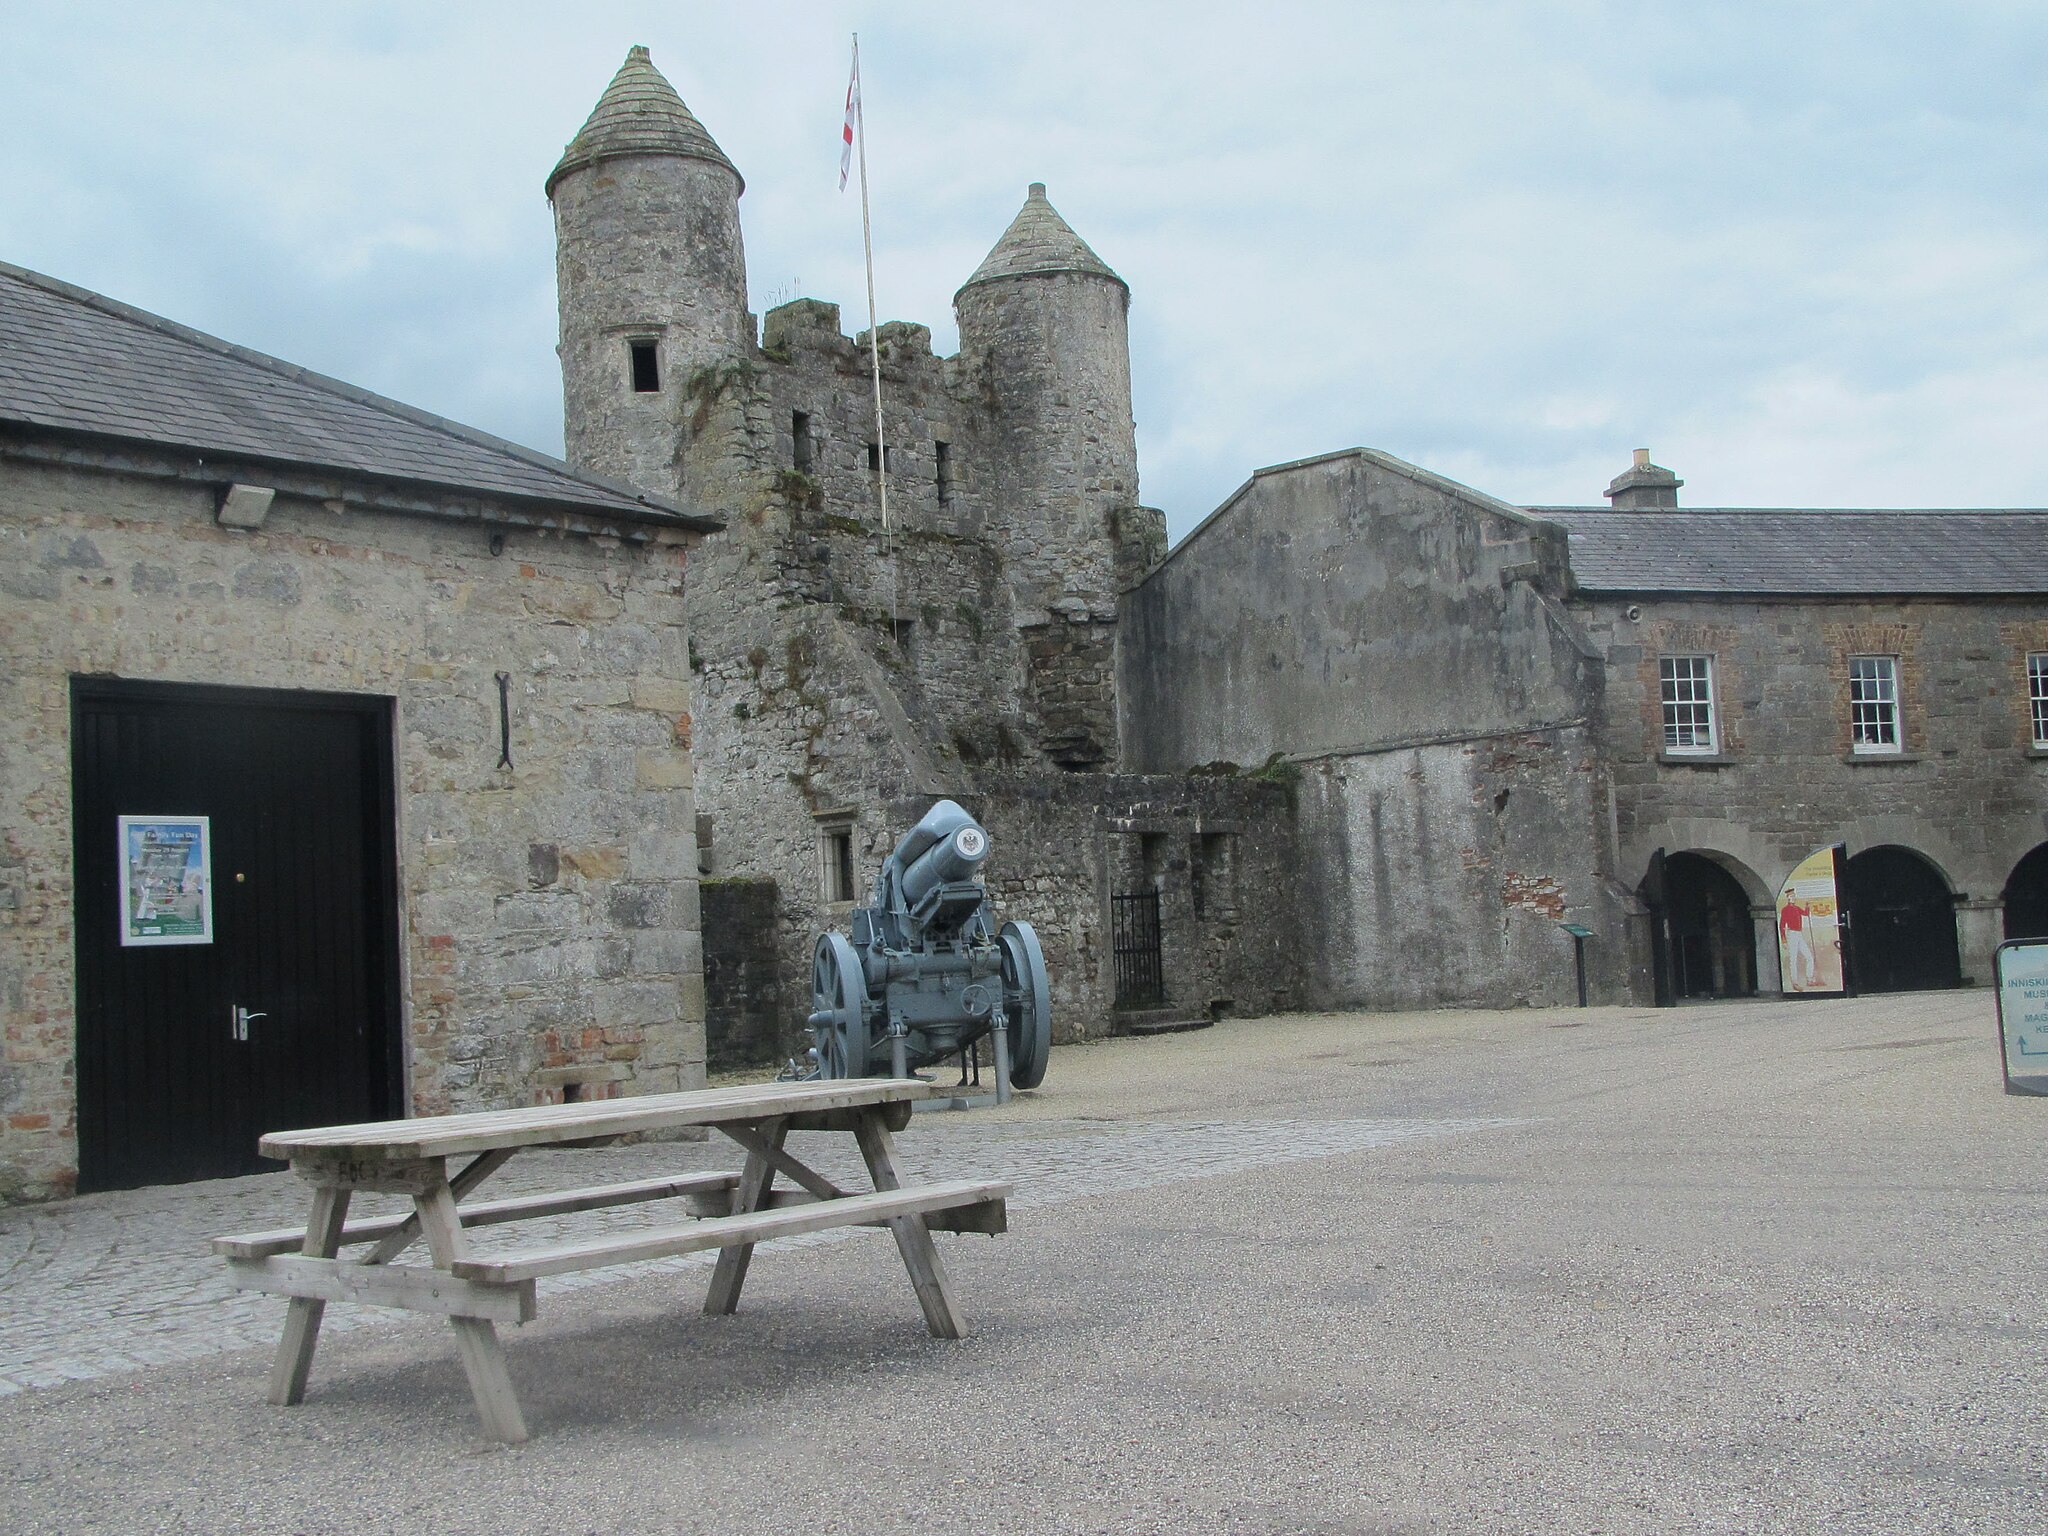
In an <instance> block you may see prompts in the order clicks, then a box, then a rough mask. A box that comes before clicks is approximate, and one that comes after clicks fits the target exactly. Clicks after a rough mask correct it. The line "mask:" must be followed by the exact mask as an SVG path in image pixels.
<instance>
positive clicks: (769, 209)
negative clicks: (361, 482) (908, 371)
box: [0, 0, 2048, 534]
mask: <svg viewBox="0 0 2048 1536" xmlns="http://www.w3.org/2000/svg"><path fill="white" fill-rule="evenodd" d="M252 17H260V18H261V21H260V25H259V24H257V23H256V22H255V21H252V19H251V18H252ZM564 17H565V13H564V12H562V10H561V9H560V7H559V6H554V5H542V4H538V3H534V0H505V3H501V4H494V5H484V4H474V3H472V4H444V5H437V6H433V7H418V6H411V5H399V4H354V5H350V4H340V5H335V6H329V7H320V8H300V7H291V8H285V7H275V8H265V9H264V10H262V11H260V12H254V11H251V10H250V9H248V8H247V7H241V6H229V5H200V4H185V5H178V6H168V5H164V6H152V5H144V6H131V7H125V8H97V7H96V8H92V9H76V8H55V7H51V8H38V9H31V8H26V7H18V8H13V9H12V10H10V11H9V12H7V13H6V15H5V16H4V17H0V172H4V174H5V175H6V177H7V185H8V186H9V187H10V189H11V195H10V197H9V198H8V199H7V200H6V201H5V203H4V204H0V255H4V256H5V257H6V258H7V259H9V260H14V261H19V262H22V263H23V264H25V265H29V266H34V267H38V268H40V269H42V270H46V271H50V272H52V273H54V274H55V275H57V276H60V277H65V278H68V279H70V280H72V281H76V282H81V283H84V284H85V285H87V286H89V287H95V288H100V289H102V290H104V291H107V292H110V293H113V294H115V295H116V296H118V297H122V298H125V299H129V300H131V301H133V302H136V303H139V304H142V305H144V306H145V307H148V308H152V309H156V310H159V311H161V312H163V313H166V314H169V315H171V316H172V317H174V318H176V319H180V320H183V321H186V322H188V323H191V324H195V325H199V326H201V327H203V328H206V329H209V330H213V331H217V332H219V333H221V334H224V335H227V336H229V337H231V338H232V339H235V340H237V341H242V342H245V343H247V344H250V345H254V346H258V347H261V348H264V349H265V350H269V351H274V352H278V353H280V354H282V355H284V356H287V357H290V358H292V359H293V360H294V361H298V362H303V363H305V364H307V365H309V366H312V367H316V368H320V369H322V370H324V371H327V372H330V373H335V374H339V375H341V376H343V377H346V378H349V379H351V380H352V381H354V382H357V383H360V384H363V385H365V386H367V387H370V388H373V389H378V390H382V391H385V392H387V393H390V394H393V395H396V396H398V397H399V398H402V399H405V400H408V401H411V402H413V403H415V404H419V405H422V406H425V407H427V408H428V409H433V410H439V411H443V412H445V413H447V414H450V415H454V416H457V417H459V418H462V419H465V420H470V421H473V422H475V423H476V424H477V425H479V426H482V427H485V428H487V429H489V430H492V431H496V432H500V433H503V434H504V435H507V436H510V437H513V438H516V439H519V440H522V441H527V442H531V443H533V444H535V445H536V446H538V447H543V448H548V449H552V450H559V447H560V380H559V376H558V374H557V372H556V369H555V363H554V356H553V344H554V339H555V338H554V321H553V314H552V309H553V303H552V292H551V288H552V274H553V266H552V263H553V251H552V231H551V226H550V219H549V212H548V208H547V204H546V201H545V199H544V198H543V197H542V195H541V191H540V184H541V181H542V179H543V178H544V176H545V175H546V172H547V170H548V168H549V166H550V165H552V163H553V161H554V159H555V157H556V156H557V155H558V154H559V153H560V149H561V146H562V144H563V143H564V142H565V141H566V140H567V139H568V138H569V137H570V135H571V134H573V133H574V131H575V130H576V128H577V126H578V125H579V124H580V123H581V122H582V120H583V118H584V116H585V115H587V113H588V111H589V109H590V107H591V105H592V104H593V103H594V102H595V101H596V99H597V95H598V93H599V92H600V91H601V90H602V88H603V86H604V84H605V82H606V81H607V80H608V79H609V78H610V76H611V73H612V71H613V70H614V69H616V68H617V65H618V62H619V60H620V59H621V58H622V57H623V55H624V52H625V48H626V46H627V45H628V44H630V43H635V42H644V43H647V44H649V45H650V46H651V47H652V48H653V50H654V55H655V59H656V62H657V63H658V64H659V65H660V66H661V67H662V69H663V70H664V72H666V73H667V74H668V75H669V77H670V79H671V80H673V81H674V82H675V84H676V85H677V87H678V89H679V90H680V91H681V92H682V93H683V95H684V97H685V99H686V100H687V101H689V103H690V104H691V106H692V108H693V110H695V111H696V112H697V114H698V116H699V117H700V118H701V119H702V120H703V121H704V122H705V123H706V125H707V126H708V127H709V128H710V129H711V131H712V132H713V134H714V135H715V136H716V137H717V138H718V139H719V141H720V143H721V144H722V145H723V146H724V148H725V149H726V151H727V152H728V153H729V154H730V155H731V156H732V157H733V159H734V161H735V162H736V163H737V164H738V165H739V166H740V168H741V170H742V171H743V173H744V174H745V175H746V177H747V181H748V191H747V195H746V198H745V200H744V202H743V204H742V214H743V218H744V221H745V227H746V239H747V246H748V255H749V265H750V272H751V282H752V287H753V294H754V300H755V305H756V307H757V308H759V307H761V305H762V302H763V300H765V299H766V298H767V297H768V296H770V295H771V294H777V293H778V292H780V293H781V294H783V295H786V294H787V293H788V292H790V291H793V290H795V289H797V288H801V289H802V290H804V291H806V292H808V293H811V294H814V295H816V296H818V297H821V298H826V299H830V300H834V301H836V302H838V303H840V304H841V306H842V308H843V312H844V314H845V317H846V320H847V323H848V325H849V327H853V326H857V325H860V324H863V323H864V315H863V313H862V311H863V308H864V297H863V287H862V278H861V263H860V230H859V209H858V204H857V202H856V201H855V199H854V197H853V195H852V194H850V193H849V194H847V195H845V196H841V195H840V194H839V193H838V192H837V191H836V190H835V182H836V176H837V148H836V146H837V134H838V127H839V113H840V102H841V96H842V92H843V90H844V86H845V70H846V56H847V35H848V34H849V33H850V32H851V31H852V30H854V28H855V27H859V28H860V30H861V34H862V43H863V56H864V73H865V77H866V97H867V103H868V109H869V113H868V127H869V158H870V168H871V171H872V173H873V178H874V192H875V202H874V213H875V234H876V242H877V250H876V255H877V263H878V274H877V285H878V289H879V292H880V297H881V302H882V307H883V309H884V311H885V316H884V318H890V317H901V318H907V319H916V320H922V321H924V322H925V323H927V324H930V325H931V326H932V328H933V332H934V339H935V341H936V342H937V343H938V344H939V345H940V346H941V347H942V348H944V347H948V346H950V345H952V344H953V342H952V338H953V330H952V324H951V308H950V306H951V299H952V293H953V290H954V289H955V288H957V286H958V285H959V283H960V282H961V281H962V280H964V279H965V277H966V276H967V275H968V273H970V272H971V271H972V270H973V268H974V266H975V264H976V263H977V262H978V261H979V260H980V258H981V256H982V255H983V254H984V253H985V252H986V250H987V249H988V247H989V245H990V244H992V243H993V241H994V240H995V238H996V236H997V235H998V234H999V233H1000V232H1001V230H1002V229H1003V227H1004V225H1005V224H1006V223H1007V221H1008V220H1009V218H1010V216H1011V215H1012V214H1013V213H1014V212H1015V210H1016V208H1017V206H1018V204H1019V203H1020V201H1021V200H1022V196H1023V190H1024V184H1025V183H1026V182H1027V181H1032V180H1043V181H1046V182H1048V183H1049V184H1050V187H1051V191H1052V197H1053V200H1054V202H1055V203H1056V204H1057V205H1058V206H1059V208H1060V209H1061V211H1062V212H1063V213H1064V214H1065V215H1066V216H1067V218H1068V219H1069V221H1070V222H1072V223H1073V224H1074V226H1075V228H1076V229H1077V230H1079V232H1080V233H1081V234H1082V235H1083V237H1084V238H1086V239H1087V240H1088V241H1089V242H1090V243H1091V244H1092V245H1093V246H1094V247H1095V249H1096V250H1097V251H1099V252H1100V253H1101V254H1102V255H1103V257H1104V258H1105V259H1106V260H1108V261H1109V262H1110V263H1111V264H1112V265H1113V266H1115V267H1116V268H1117V269H1118V270H1119V271H1120V272H1121V273H1122V274H1123V275H1124V276H1125V277H1126V278H1127V279H1128V280H1129V282H1130V283H1131V286H1132V291H1133V306H1134V307H1133V311H1132V350H1133V372H1134V382H1135V390H1136V397H1137V413H1138V418H1139V444H1140V451H1141V456H1142V459H1141V468H1142V474H1143V486H1144V491H1145V494H1146V498H1147V499H1148V500H1150V501H1153V502H1154V503H1156V504H1159V505H1162V506H1164V507H1166V508H1167V510H1168V513H1169V519H1170V524H1171V526H1172V528H1173V530H1174V532H1175V533H1176V534H1179V533H1181V532H1184V531H1185V530H1186V529H1187V528H1188V527H1191V526H1192V525H1193V524H1194V523H1195V522H1196V521H1198V520H1199V519H1200V517H1201V516H1203V515H1204V514H1205V513H1206V512H1207V511H1209V510H1210V509H1211V508H1212V507H1213V506H1214V505H1215V504H1216V503H1217V502H1218V501H1220V500H1221V499H1222V498H1223V497H1224V496H1225V495H1227V494H1228V493H1229V492H1230V490H1232V489H1233V488H1234V487H1235V486H1236V485H1238V484H1239V483H1241V482H1242V480H1243V479H1244V478H1245V476H1246V475H1247V474H1249V473H1250V471H1251V470H1252V469H1254V468H1256V467H1258V466H1259V465H1261V464H1265V463H1272V462H1278V461H1281V460H1285V459H1288V458H1294V457H1300V456H1303V455H1306V454H1311V453H1317V452H1322V451H1327V450H1329V449H1333V448H1338V447H1344V446H1348V445H1351V444H1353V443H1366V444H1369V445H1372V446H1376V447H1382V448H1385V449H1387V450H1389V451H1391V452H1394V453H1398V454H1401V455H1402V456H1403V457H1406V458H1410V459H1414V460H1417V461H1418V462H1422V463H1424V464H1426V465H1428V466H1429V467H1431V468H1434V469H1437V470H1439V471H1441V472H1443V473H1448V474H1453V475H1456V476H1459V477H1460V478H1467V479H1470V480H1471V481H1472V483H1474V484H1476V485H1477V486H1479V487H1480V488H1481V489H1483V490H1486V491H1489V492H1492V493H1494V494H1497V495H1501V496H1504V497H1506V498H1508V499H1511V500H1519V501H1527V502H1540V503H1555V502H1587V501H1596V500H1597V499H1598V496H1599V492H1600V491H1601V489H1602V488H1604V486H1605V484H1606V482H1607V480H1608V478H1610V477H1611V476H1612V474H1614V473H1615V472H1617V471H1618V470H1619V469H1620V468H1621V467H1622V466H1623V465H1624V464H1625V463H1626V462H1627V454H1628V450H1629V449H1630V448H1632V447H1636V446H1643V445H1647V446H1651V447H1653V448H1654V449H1655V450H1656V452H1657V455H1658V459H1659V461H1660V462H1663V463H1668V464H1670V465H1671V466H1672V467H1673V468H1675V469H1677V470H1678V471H1679V473H1680V474H1682V475H1684V476H1685V477H1686V479H1687V481H1688V486H1687V490H1686V493H1685V494H1686V496H1687V497H1688V499H1690V500H1692V501H1693V502H1694V503H1695V504H1707V503H1709V502H1718V503H1723V504H1729V503H1739V502H1744V501H1748V502H1758V503H1770V504H1784V503H1788V502H1792V503H1797V502H1812V503H1815V504H1845V503H1858V504H1938V503H1951V504H1952V503H1954V502H1957V501H1970V502H1985V503H1996V504H2034V505H2040V504H2048V455H2044V453H2043V451H2042V450H2041V449H2039V448H2038V447H2037V446H2036V445H2037V444H2039V443H2041V442H2042V441H2043V438H2044V434H2043V433H2042V432H2041V430H2040V428H2041V425H2042V415H2043V409H2044V407H2043V401H2044V399H2048V372H2044V363H2048V300H2044V299H2043V297H2042V295H2044V294H2048V237H2044V218H2048V215H2044V213H2043V211H2042V208H2041V200H2040V198H2039V195H2038V189H2039V187H2040V186H2041V185H2042V184H2043V180H2044V173H2048V164H2044V160H2048V133H2044V132H2043V128H2044V126H2048V124H2044V121H2043V119H2044V117H2048V95H2044V94H2043V93H2042V92H2041V91H2040V90H2039V88H2038V80H2039V78H2040V74H2041V66H2042V62H2043V59H2044V56H2048V17H2044V16H2043V15H2042V14H2041V13H2040V12H2039V8H2038V7H2022V6H2018V5H1994V4H1984V5H1978V6H1973V7H1969V8H1949V9H1943V10H1939V11H1937V10H1934V9H1932V8H1928V7H1925V6H1923V5H1918V4H1908V3H1848V0H1843V3H1839V4H1815V5H1806V6H1796V7H1787V6H1783V5H1764V4H1755V5H1734V4H1730V5H1719V6H1710V7H1708V6H1698V5H1696V4H1694V5H1681V4H1630V5H1620V4H1594V3H1584V4H1573V3H1546V4H1533V5H1532V4H1472V3H1456V0H1448V3H1439V4H1432V5H1428V6H1420V5H1412V4H1373V5H1337V4H1329V5H1309V4H1277V5H1270V6H1266V7H1262V8H1259V9H1257V10H1252V9H1250V8H1246V7H1242V6H1237V5H1202V4H1146V3H1125V4H1119V5H1117V6H1103V5H1101V4H1099V3H1096V4H1088V5H1083V4H1078V3H1070V0H1046V3H1040V4H1035V5H1033V6H1032V7H1030V8H1028V9H1023V8H1016V7H979V8H969V7H960V6H956V5H941V4H935V3H923V4H893V5H889V6H886V7H883V6H874V5H856V4H797V3H794V0H785V3H764V4H759V5H756V6H752V7H747V8H745V9H744V10H742V9H740V8H730V9H728V8H720V7H700V8H694V9H686V8H682V7H677V6H674V5H672V4H666V3H663V4H613V5H605V4H595V5H590V6H586V7H583V8H581V9H579V11H578V12H577V14H576V19H575V20H574V22H573V23H570V22H568V21H566V20H565V19H564Z"/></svg>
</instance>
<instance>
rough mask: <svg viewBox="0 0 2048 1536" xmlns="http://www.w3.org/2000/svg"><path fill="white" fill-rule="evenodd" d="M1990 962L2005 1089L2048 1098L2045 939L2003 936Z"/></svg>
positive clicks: (2047, 954)
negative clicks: (1995, 989)
mask: <svg viewBox="0 0 2048 1536" xmlns="http://www.w3.org/2000/svg"><path fill="white" fill-rule="evenodd" d="M1992 967H1993V970H1994V971H1995V972H1996V973H1997V977H1998V1040H1999V1045H2000V1047H2001V1048H2002V1050H2003V1053H2004V1058H2005V1091H2006V1092H2007V1093H2024V1094H2032V1095H2034V1096H2036V1097H2048V939H2007V940H2006V941H2005V942H2004V943H2003V944H2001V945H1999V946H1998V954H1997V957H1996V958H1995V959H1994V960H1993V962H1992Z"/></svg>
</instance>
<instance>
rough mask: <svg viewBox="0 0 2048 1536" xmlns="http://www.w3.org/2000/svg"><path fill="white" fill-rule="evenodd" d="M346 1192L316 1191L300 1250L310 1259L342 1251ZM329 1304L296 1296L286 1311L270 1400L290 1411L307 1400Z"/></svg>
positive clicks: (272, 1371) (325, 1187)
mask: <svg viewBox="0 0 2048 1536" xmlns="http://www.w3.org/2000/svg"><path fill="white" fill-rule="evenodd" d="M348 1197H349V1191H347V1190H346V1189H336V1188H333V1187H331V1186H329V1185H324V1184H323V1185H321V1186H319V1187H318V1188H316V1189H315V1190H314V1191H313V1211H312V1214H311V1215H310V1216H308V1217H307V1218H306V1240H305V1242H304V1243H303V1244H301V1245H300V1248H299V1251H300V1252H301V1253H303V1254H305V1255H306V1256H307V1257H308V1258H314V1259H331V1258H333V1257H334V1256H335V1254H337V1253H339V1252H340V1251H341V1228H342V1223H343V1222H344V1221H345V1220H347V1218H348ZM326 1311H327V1303H326V1302H324V1301H315V1300H313V1299H312V1298H311V1297H309V1296H294V1297H293V1298H292V1299H291V1301H290V1303H289V1304H288V1305H287V1306H286V1308H285V1314H284V1337H283V1338H282V1339H280V1340H279V1341H278V1345H277V1358H276V1359H275V1360H274V1361H272V1362H271V1366H270V1400H271V1401H272V1402H273V1403H275V1404H277V1406H278V1407H280V1408H289V1407H291V1406H292V1405H293V1404H295V1403H300V1402H303V1401H304V1400H305V1396H306V1377H307V1376H308V1375H309V1374H310V1373H311V1372H312V1369H313V1346H314V1345H315V1344H317V1343H319V1342H320V1319H321V1317H322V1316H324V1315H325V1313H326Z"/></svg>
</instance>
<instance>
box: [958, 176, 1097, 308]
mask: <svg viewBox="0 0 2048 1536" xmlns="http://www.w3.org/2000/svg"><path fill="white" fill-rule="evenodd" d="M1035 272H1092V273H1094V274H1095V275H1096V276H1097V277H1106V278H1108V279H1109V280H1110V281H1111V282H1113V283H1123V281H1124V280H1123V279H1122V278H1120V277H1118V276H1117V275H1116V273H1115V272H1113V271H1111V270H1110V266H1109V263H1108V262H1106V261H1104V260H1103V259H1102V258H1101V257H1100V256H1098V255H1096V254H1095V253H1094V252H1093V251H1091V250H1089V249H1088V242H1087V241H1086V240H1083V239H1082V238H1081V237H1080V236H1079V235H1077V234H1075V233H1074V231H1073V227H1072V226H1071V225H1069V224H1068V223H1067V221H1066V220H1065V219H1063V218H1061V217H1060V216H1059V214H1058V213H1057V212H1055V211H1054V209H1053V206H1052V204H1051V203H1049V202H1047V201H1046V200H1045V183H1044V182H1042V181H1034V182H1033V183H1031V191H1030V193H1029V194H1028V195H1027V196H1026V197H1025V199H1024V206H1023V207H1022V208H1021V209H1019V210H1018V213H1017V217H1016V218H1014V219H1012V220H1010V227H1009V228H1008V229H1006V230H1004V231H1003V238H1002V239H1000V240H998V241H997V242H996V246H995V249H994V250H992V251H990V252H989V253H988V258H987V260H985V261H983V262H982V264H981V265H980V266H978V267H976V268H975V269H974V276H972V277H970V278H969V279H967V281H966V282H964V283H962V284H961V285H960V289H961V291H962V292H963V293H964V292H965V291H966V290H967V289H969V288H972V287H973V286H974V285H975V284H976V283H987V282H993V281H994V280H995V279H996V278H999V277H1025V276H1028V275H1029V274H1031V273H1035ZM1124 287H1125V288H1126V289H1128V288H1129V287H1130V284H1128V283H1124Z"/></svg>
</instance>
